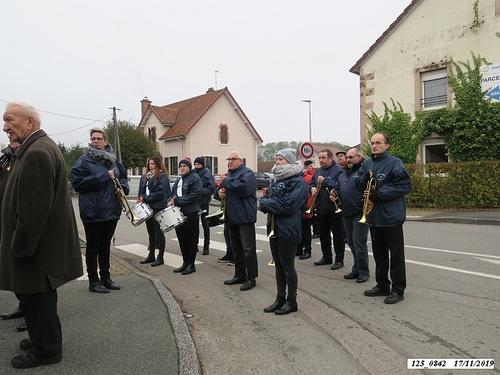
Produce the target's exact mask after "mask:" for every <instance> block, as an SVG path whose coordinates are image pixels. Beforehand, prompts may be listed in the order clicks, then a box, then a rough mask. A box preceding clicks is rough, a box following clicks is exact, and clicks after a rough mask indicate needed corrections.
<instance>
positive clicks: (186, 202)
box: [172, 171, 203, 215]
mask: <svg viewBox="0 0 500 375" xmlns="http://www.w3.org/2000/svg"><path fill="white" fill-rule="evenodd" d="M180 181H182V196H179V197H177V188H178V186H179V182H180ZM202 188H203V187H202V185H201V180H200V178H199V177H198V175H197V174H196V173H193V172H192V171H191V172H189V174H187V175H185V176H182V179H181V178H178V179H177V180H176V181H175V184H174V186H173V188H172V195H173V196H174V197H176V198H175V200H174V202H175V205H176V206H178V207H179V208H180V209H181V212H182V213H183V214H184V215H189V214H192V213H194V212H198V211H200V196H201V190H202Z"/></svg>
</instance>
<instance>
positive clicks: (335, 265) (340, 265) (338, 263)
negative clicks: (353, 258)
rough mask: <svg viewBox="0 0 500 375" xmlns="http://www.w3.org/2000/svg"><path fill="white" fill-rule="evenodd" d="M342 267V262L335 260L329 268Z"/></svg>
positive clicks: (336, 268)
mask: <svg viewBox="0 0 500 375" xmlns="http://www.w3.org/2000/svg"><path fill="white" fill-rule="evenodd" d="M342 267H344V263H342V262H335V263H334V264H333V266H332V267H331V268H332V270H338V269H339V268H342Z"/></svg>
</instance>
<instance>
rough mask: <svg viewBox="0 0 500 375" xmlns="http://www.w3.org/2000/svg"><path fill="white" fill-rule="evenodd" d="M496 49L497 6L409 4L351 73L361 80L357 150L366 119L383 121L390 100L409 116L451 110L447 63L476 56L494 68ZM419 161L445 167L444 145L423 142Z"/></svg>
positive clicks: (488, 0) (466, 1) (499, 34)
mask: <svg viewBox="0 0 500 375" xmlns="http://www.w3.org/2000/svg"><path fill="white" fill-rule="evenodd" d="M499 47H500V0H480V1H479V0H439V1H437V0H413V1H411V3H410V4H409V5H408V7H406V9H405V10H404V11H403V12H402V13H401V14H400V15H399V17H398V18H397V19H396V20H395V21H394V22H393V23H392V24H391V25H390V26H389V27H388V29H387V30H386V31H385V32H384V33H383V34H382V35H381V36H380V37H379V38H378V39H377V40H376V41H375V43H373V45H372V46H371V47H370V48H369V49H368V50H367V51H366V52H365V53H364V54H363V55H362V56H361V57H360V58H359V59H358V61H356V63H355V64H354V66H353V67H352V68H351V69H350V72H352V73H354V74H357V75H359V90H360V91H359V93H360V139H361V144H363V143H364V141H365V140H366V137H367V126H369V123H368V118H367V116H366V114H371V111H374V112H375V113H376V114H377V115H379V116H381V115H383V114H384V107H383V103H384V102H385V103H387V104H388V105H391V99H394V101H396V102H399V103H400V104H401V106H402V108H403V110H404V111H406V112H408V113H411V114H412V115H414V114H415V113H416V112H419V111H426V110H432V109H436V108H440V107H446V106H448V105H450V104H452V103H453V93H452V91H451V89H450V86H449V85H448V81H447V77H448V75H449V72H450V68H451V64H450V62H451V59H453V60H454V61H456V62H457V61H463V62H467V61H471V57H472V55H471V53H474V54H475V55H476V56H477V55H480V56H481V57H484V58H486V59H487V60H488V61H489V62H491V63H492V64H494V66H496V65H497V63H500V48H499ZM498 65H500V64H498ZM417 161H419V162H422V163H428V162H446V161H448V155H447V150H446V147H445V142H444V140H443V139H442V138H440V137H439V136H438V135H437V134H431V135H430V136H429V137H427V138H426V139H424V141H423V142H422V144H421V146H420V150H419V156H418V160H417Z"/></svg>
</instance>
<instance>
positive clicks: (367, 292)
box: [365, 287, 391, 297]
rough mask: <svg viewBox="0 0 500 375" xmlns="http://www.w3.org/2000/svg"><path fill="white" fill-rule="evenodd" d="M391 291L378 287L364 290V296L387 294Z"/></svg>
mask: <svg viewBox="0 0 500 375" xmlns="http://www.w3.org/2000/svg"><path fill="white" fill-rule="evenodd" d="M390 293H391V292H390V291H388V290H383V289H380V288H378V287H374V288H372V289H368V290H365V296H367V297H377V296H388V295H389V294H390Z"/></svg>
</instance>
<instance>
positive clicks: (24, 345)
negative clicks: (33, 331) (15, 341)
mask: <svg viewBox="0 0 500 375" xmlns="http://www.w3.org/2000/svg"><path fill="white" fill-rule="evenodd" d="M32 347H33V343H32V342H31V340H30V339H24V340H21V341H19V349H21V350H22V351H23V352H26V351H28V350H30V349H31V348H32Z"/></svg>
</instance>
